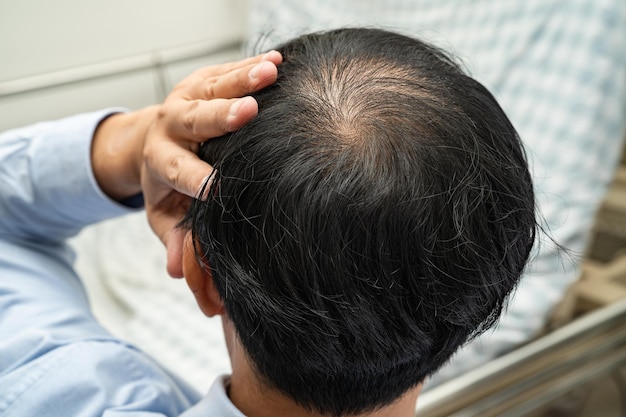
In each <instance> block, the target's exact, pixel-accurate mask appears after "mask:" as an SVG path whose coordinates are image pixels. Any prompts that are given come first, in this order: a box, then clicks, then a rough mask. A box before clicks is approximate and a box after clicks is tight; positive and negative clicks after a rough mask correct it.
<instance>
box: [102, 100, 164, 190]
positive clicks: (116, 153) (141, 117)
mask: <svg viewBox="0 0 626 417" xmlns="http://www.w3.org/2000/svg"><path fill="white" fill-rule="evenodd" d="M157 110H158V106H151V107H146V108H144V109H141V110H137V111H134V112H130V113H116V114H113V115H111V116H109V117H107V118H106V119H104V120H102V121H101V122H100V124H99V125H98V127H97V128H96V131H95V133H94V136H93V141H92V145H91V162H92V169H93V172H94V176H95V178H96V181H97V182H98V185H99V186H100V188H101V189H102V191H103V192H104V193H106V194H107V195H108V196H109V197H111V198H112V199H114V200H116V201H122V200H124V199H127V198H129V197H131V196H133V195H136V194H139V193H140V192H141V182H140V180H141V177H140V172H141V165H142V163H143V155H142V153H143V145H144V141H145V137H146V133H147V131H148V129H149V127H150V125H151V124H152V122H153V120H154V118H155V117H156V113H157Z"/></svg>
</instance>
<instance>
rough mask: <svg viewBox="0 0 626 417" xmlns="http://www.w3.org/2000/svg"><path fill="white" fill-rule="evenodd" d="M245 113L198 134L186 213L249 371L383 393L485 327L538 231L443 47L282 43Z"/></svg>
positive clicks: (484, 95) (485, 116)
mask: <svg viewBox="0 0 626 417" xmlns="http://www.w3.org/2000/svg"><path fill="white" fill-rule="evenodd" d="M278 49H279V51H280V52H281V53H282V54H283V56H284V63H283V64H282V65H280V66H279V76H278V81H277V82H276V83H275V84H274V85H272V86H271V87H269V88H267V89H265V90H263V91H261V92H260V93H257V94H256V95H255V97H256V99H257V101H258V103H259V114H258V116H257V117H256V118H255V119H254V120H253V121H252V122H251V123H249V124H248V125H246V126H245V127H244V128H242V129H241V130H239V131H237V132H235V133H232V134H229V135H227V136H226V137H223V138H220V139H214V140H210V141H208V142H206V143H205V144H204V145H203V146H202V148H201V150H200V156H201V157H202V158H203V159H205V160H207V161H208V162H210V163H211V164H212V165H214V166H215V168H216V174H215V178H214V180H213V182H212V185H211V187H210V189H209V190H206V195H207V196H208V198H207V200H206V201H203V202H201V201H196V202H194V203H193V205H192V207H191V209H190V211H189V214H188V217H187V221H186V224H187V225H188V226H189V227H190V228H191V230H192V235H193V239H194V242H196V247H197V248H198V254H199V255H200V258H201V259H202V262H205V265H204V267H205V268H207V271H210V272H211V274H212V279H213V284H214V286H215V289H216V290H217V293H218V294H219V297H220V299H221V302H223V306H224V308H225V311H226V313H227V314H228V317H229V318H230V320H231V321H232V323H233V325H234V328H235V330H236V333H237V335H238V338H239V340H240V342H241V345H242V346H243V348H244V350H245V352H246V354H247V356H248V357H249V359H250V362H251V363H252V364H253V367H254V368H255V371H256V373H257V375H258V377H259V378H260V380H261V381H262V382H263V383H264V384H265V385H266V386H268V387H270V388H273V389H277V390H278V391H280V392H281V393H283V394H285V395H286V396H288V397H289V398H291V399H292V400H294V401H295V402H297V403H298V404H300V405H303V406H305V407H307V408H310V409H312V410H316V411H319V412H321V413H327V414H334V415H341V414H356V413H359V412H364V411H368V410H373V409H376V408H379V407H381V406H384V405H387V404H389V403H391V402H393V401H394V400H395V399H397V398H399V397H400V396H401V395H402V394H403V393H405V392H406V391H408V390H409V389H411V388H413V387H415V386H416V385H418V384H419V383H420V382H421V381H422V380H423V379H424V378H425V377H426V376H428V375H430V374H432V373H433V372H434V371H435V370H436V369H437V368H439V367H440V366H441V365H442V364H444V363H445V362H446V361H447V360H448V359H449V358H450V356H451V355H452V354H453V353H454V352H455V351H456V350H457V348H459V347H460V346H461V345H462V344H464V343H465V342H466V341H468V339H469V338H471V337H473V336H475V335H476V334H478V333H480V332H482V331H484V330H486V329H487V328H489V327H490V326H491V325H492V324H493V323H494V321H495V320H496V319H497V317H498V316H499V314H500V311H501V309H502V307H503V304H504V303H505V301H506V298H507V295H508V294H509V293H510V292H511V291H512V289H513V288H514V287H515V285H516V283H517V282H518V279H519V277H520V274H521V273H522V271H523V269H524V266H525V263H526V261H527V258H528V256H529V253H530V249H531V247H532V245H533V242H534V237H535V230H536V223H535V213H534V211H535V209H534V195H533V186H532V182H531V178H530V174H529V172H528V169H527V165H526V160H525V157H524V152H523V150H522V145H521V143H520V140H519V138H518V136H517V134H516V132H515V130H514V128H513V126H512V125H511V123H510V122H509V120H508V119H507V117H506V116H505V115H504V113H503V111H502V110H501V108H500V107H499V106H498V104H497V103H496V101H495V99H494V98H493V97H492V96H491V94H490V93H489V92H488V91H487V90H486V89H485V88H484V87H483V86H482V85H480V84H479V83H478V82H476V81H474V80H473V79H471V78H469V77H467V76H466V75H464V74H463V72H462V71H461V70H460V69H459V67H458V66H457V65H456V64H454V63H453V62H452V61H451V60H450V59H449V58H448V57H447V56H446V55H444V54H443V53H442V52H440V51H438V50H436V49H434V48H433V47H431V46H428V45H426V44H424V43H422V42H420V41H417V40H414V39H411V38H407V37H404V36H401V35H397V34H393V33H389V32H385V31H380V30H367V29H345V30H337V31H332V32H326V33H319V34H312V35H307V36H303V37H301V38H298V39H295V40H293V41H291V42H289V43H287V44H285V45H284V46H282V47H280V48H278Z"/></svg>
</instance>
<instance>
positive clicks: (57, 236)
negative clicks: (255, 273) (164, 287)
mask: <svg viewBox="0 0 626 417" xmlns="http://www.w3.org/2000/svg"><path fill="white" fill-rule="evenodd" d="M113 111H115V110H113V109H110V110H106V111H102V112H97V113H91V114H84V115H78V116H74V117H71V118H68V119H64V120H60V121H57V122H46V123H40V124H37V125H34V126H30V127H26V128H23V129H17V130H12V131H9V132H5V133H3V134H0V193H1V198H0V415H1V416H3V417H31V416H45V417H55V416H59V417H79V416H80V417H87V416H89V417H91V416H94V417H95V416H98V417H100V416H106V417H114V416H129V417H130V416H132V417H139V416H153V417H154V416H178V415H182V416H187V417H191V416H200V415H203V416H204V415H206V416H208V415H219V416H233V417H241V416H242V415H241V413H239V412H238V411H237V410H236V409H235V408H234V406H233V405H232V404H231V403H230V401H229V400H228V397H227V395H226V393H225V390H224V383H225V380H224V379H223V380H220V381H217V382H216V383H215V384H214V386H213V388H212V390H211V393H210V395H209V396H208V397H206V398H205V399H203V400H202V401H200V400H201V397H200V395H199V394H198V393H196V392H195V391H194V390H192V389H190V388H189V387H188V386H187V385H186V384H185V383H183V382H181V381H180V380H179V379H178V378H177V377H175V376H174V375H172V374H171V373H169V372H168V371H166V370H164V369H163V368H161V367H160V366H159V365H158V364H157V363H155V362H154V361H153V360H152V359H151V358H150V357H148V356H147V355H145V354H144V353H142V352H141V351H139V350H137V349H136V348H134V347H133V346H131V345H129V344H126V343H124V342H123V341H121V340H118V339H116V338H114V337H113V336H111V335H110V334H109V333H108V332H107V331H106V330H104V329H103V328H102V327H101V326H100V325H99V324H98V323H97V322H96V320H95V319H94V317H93V316H92V314H91V312H90V309H89V303H88V300H87V296H86V293H85V291H84V288H83V286H82V284H81V281H80V279H79V277H78V276H77V275H76V273H75V272H74V270H73V267H72V262H73V256H74V255H73V253H72V251H71V250H70V249H69V248H68V247H67V245H66V243H65V240H66V239H67V238H68V237H70V236H72V235H74V234H75V233H77V232H78V231H79V230H80V229H81V228H82V227H84V226H86V225H88V224H91V223H94V222H98V221H100V220H104V219H107V218H111V217H114V216H119V215H122V214H125V213H128V212H130V211H131V210H130V209H128V208H127V207H124V206H121V205H119V204H117V203H115V202H114V201H111V200H110V199H108V198H107V197H106V196H105V195H104V194H103V193H102V192H101V191H100V189H99V188H98V186H97V184H96V182H95V179H94V177H93V174H92V170H91V165H90V145H91V137H92V134H93V132H94V129H95V126H97V124H98V122H99V121H100V120H101V119H102V118H103V117H105V116H106V115H107V114H110V113H111V112H113ZM198 401H200V402H199V403H198V404H197V405H195V406H193V405H194V404H195V403H197V402H198ZM190 407H191V408H190ZM185 410H188V411H187V412H185Z"/></svg>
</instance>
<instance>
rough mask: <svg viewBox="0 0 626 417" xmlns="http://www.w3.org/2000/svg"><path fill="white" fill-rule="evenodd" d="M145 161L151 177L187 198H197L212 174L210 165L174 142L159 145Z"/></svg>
mask: <svg viewBox="0 0 626 417" xmlns="http://www.w3.org/2000/svg"><path fill="white" fill-rule="evenodd" d="M145 160H146V166H147V169H148V170H149V171H150V175H151V177H153V178H156V179H158V180H159V181H160V182H161V183H163V185H164V186H165V188H167V189H173V190H175V191H177V192H179V193H181V194H184V195H186V196H189V197H197V196H198V192H199V191H200V188H201V187H202V186H203V184H204V183H205V182H206V181H207V178H209V177H210V176H211V174H212V173H213V167H212V166H211V165H209V164H207V163H206V162H204V161H202V160H201V159H200V158H198V156H197V155H196V154H195V153H193V152H191V151H189V150H186V149H184V148H181V147H180V146H179V145H177V144H176V143H174V142H162V143H160V144H159V149H158V150H157V152H153V153H149V154H147V155H146V157H145Z"/></svg>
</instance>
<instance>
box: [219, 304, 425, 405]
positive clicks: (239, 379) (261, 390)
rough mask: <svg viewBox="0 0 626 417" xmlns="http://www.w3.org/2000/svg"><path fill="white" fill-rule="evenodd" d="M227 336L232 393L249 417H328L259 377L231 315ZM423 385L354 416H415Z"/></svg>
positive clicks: (228, 321)
mask: <svg viewBox="0 0 626 417" xmlns="http://www.w3.org/2000/svg"><path fill="white" fill-rule="evenodd" d="M222 323H223V325H224V336H225V338H226V345H227V347H228V353H229V355H230V360H231V365H232V370H233V373H232V376H231V378H230V387H229V389H228V396H229V397H230V401H231V402H232V403H233V404H234V405H235V407H237V408H238V409H239V411H241V412H242V413H243V414H244V415H245V416H247V417H276V416H289V417H328V416H323V415H321V414H318V413H315V412H312V411H310V410H307V409H305V408H303V407H301V406H300V405H298V404H296V403H295V402H294V401H293V400H291V399H290V398H288V397H286V396H285V395H284V394H282V393H280V392H278V391H276V390H274V389H270V388H268V387H266V386H265V385H263V384H262V383H261V382H260V381H259V379H258V378H257V376H256V374H255V372H254V371H253V367H252V366H251V364H250V362H249V359H248V355H247V354H246V353H245V352H244V349H243V347H242V346H241V344H240V343H239V341H238V339H237V336H236V334H235V332H234V328H233V326H232V322H230V320H229V319H228V316H227V315H224V316H222ZM421 390H422V384H420V385H418V386H417V387H415V388H413V389H411V390H410V391H407V392H406V393H404V395H402V397H400V398H398V399H397V400H396V401H395V402H393V403H392V404H390V405H387V406H385V407H383V408H380V409H378V410H376V411H373V412H369V413H364V414H359V415H353V416H351V417H413V416H414V415H415V405H416V403H417V396H418V395H419V393H420V391H421Z"/></svg>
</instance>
